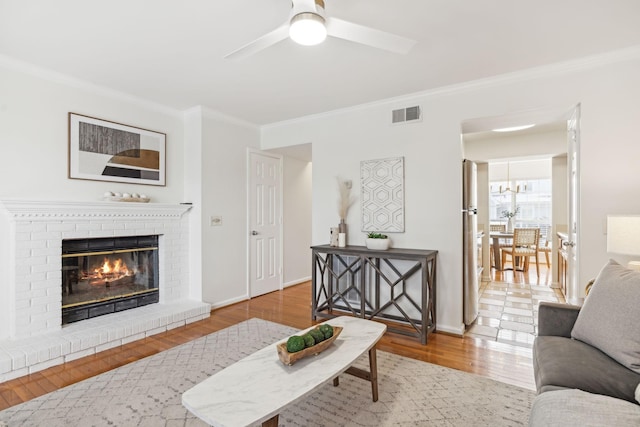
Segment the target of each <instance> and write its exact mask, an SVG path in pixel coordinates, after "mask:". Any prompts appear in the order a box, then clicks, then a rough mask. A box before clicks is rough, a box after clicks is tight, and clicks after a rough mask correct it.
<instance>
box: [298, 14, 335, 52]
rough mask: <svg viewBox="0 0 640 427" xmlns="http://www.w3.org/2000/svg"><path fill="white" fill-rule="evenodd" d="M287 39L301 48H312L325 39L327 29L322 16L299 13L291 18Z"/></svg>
mask: <svg viewBox="0 0 640 427" xmlns="http://www.w3.org/2000/svg"><path fill="white" fill-rule="evenodd" d="M289 37H291V40H293V41H294V42H296V43H298V44H301V45H303V46H314V45H317V44H320V43H322V42H323V41H324V40H325V39H326V38H327V28H326V27H325V26H324V19H323V18H322V16H320V15H317V14H315V13H310V12H305V13H299V14H297V15H296V16H294V17H293V18H291V24H290V26H289Z"/></svg>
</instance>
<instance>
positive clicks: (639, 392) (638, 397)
mask: <svg viewBox="0 0 640 427" xmlns="http://www.w3.org/2000/svg"><path fill="white" fill-rule="evenodd" d="M636 400H637V401H638V403H640V383H638V387H636Z"/></svg>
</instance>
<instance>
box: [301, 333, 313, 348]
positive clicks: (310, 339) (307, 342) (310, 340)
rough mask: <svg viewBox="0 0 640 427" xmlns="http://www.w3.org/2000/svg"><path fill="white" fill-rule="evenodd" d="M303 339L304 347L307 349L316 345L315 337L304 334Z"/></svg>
mask: <svg viewBox="0 0 640 427" xmlns="http://www.w3.org/2000/svg"><path fill="white" fill-rule="evenodd" d="M302 339H304V346H305V347H312V346H314V345H315V344H316V340H315V338H313V336H312V335H311V334H304V335H303V336H302Z"/></svg>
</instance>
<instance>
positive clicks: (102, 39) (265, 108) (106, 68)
mask: <svg viewBox="0 0 640 427" xmlns="http://www.w3.org/2000/svg"><path fill="white" fill-rule="evenodd" d="M325 4H326V13H327V14H328V15H330V16H335V17H338V18H341V19H345V20H349V21H353V22H356V23H359V24H363V25H367V26H371V27H374V28H377V29H380V30H384V31H388V32H392V33H396V34H398V35H401V36H404V37H408V38H411V39H414V40H416V41H417V45H416V46H415V47H414V48H413V49H412V50H411V52H409V54H407V55H397V54H393V53H389V52H386V51H382V50H377V49H374V48H370V47H366V46H362V45H358V44H355V43H352V42H348V41H344V40H340V39H335V38H329V39H327V41H326V42H325V43H324V44H322V45H319V46H315V47H302V46H298V45H296V44H295V43H293V42H291V41H290V40H288V39H287V40H285V41H283V42H280V43H278V44H276V45H274V46H272V47H270V48H267V49H266V50H264V51H261V52H260V53H258V54H255V55H253V56H250V57H248V58H245V59H241V60H225V59H223V56H224V55H226V54H227V53H229V52H231V51H233V50H235V49H236V48H238V47H240V46H242V45H244V44H245V43H247V42H250V41H252V40H253V39H255V38H257V37H259V36H261V35H262V34H264V33H266V32H268V31H270V30H272V29H274V28H276V27H277V26H279V25H281V24H282V23H283V22H284V21H286V19H287V17H288V13H289V9H290V2H289V1H288V0H184V1H175V0H146V1H144V0H109V1H101V2H91V1H87V0H55V1H51V0H0V55H4V56H6V57H9V58H10V59H17V60H19V61H24V62H27V63H29V64H34V65H37V66H39V67H44V68H46V69H50V70H54V71H57V72H60V73H64V74H67V75H70V76H73V77H75V78H78V79H81V80H85V81H88V82H91V83H94V84H97V85H101V86H105V87H108V88H111V89H114V90H117V91H122V92H125V93H128V94H130V95H133V96H136V97H140V98H143V99H146V100H150V101H153V102H156V103H159V104H162V105H166V106H169V107H172V108H175V109H178V110H186V109H188V108H191V107H193V106H196V105H202V106H206V107H208V108H211V109H213V110H217V111H219V112H221V113H224V114H227V115H230V116H233V117H236V118H239V119H243V120H246V121H248V122H251V123H255V124H258V125H263V124H268V123H274V122H278V121H282V120H288V119H293V118H296V117H301V116H306V115H310V114H315V113H321V112H325V111H330V110H335V109H339V108H345V107H349V106H354V105H358V104H363V103H367V102H371V101H376V100H380V99H385V98H390V97H397V96H401V95H404V94H409V93H414V92H420V91H424V90H429V89H433V88H437V87H442V86H447V85H452V84H456V83H460V82H464V81H470V80H475V79H480V78H486V77H490V76H495V75H499V74H503V73H508V72H513V71H518V70H523V69H526V68H530V67H536V66H542V65H546V64H551V63H556V62H561V61H566V60H571V59H576V58H581V57H585V56H589V55H595V54H600V53H604V52H608V51H612V50H618V49H622V48H626V47H631V46H640V25H638V19H639V17H640V1H638V0H562V1H558V0H536V1H532V0H529V1H525V0H393V1H391V0H325ZM0 59H2V58H0ZM4 59H5V60H6V59H7V58H4Z"/></svg>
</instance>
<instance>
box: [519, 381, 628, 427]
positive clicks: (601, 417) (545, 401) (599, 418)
mask: <svg viewBox="0 0 640 427" xmlns="http://www.w3.org/2000/svg"><path fill="white" fill-rule="evenodd" d="M529 425H530V426H544V427H549V426H558V427H572V426H576V427H577V426H580V427H584V426H598V427H600V426H638V425H640V405H634V404H633V403H629V402H625V401H623V400H620V399H614V398H612V397H608V396H600V395H597V394H591V393H586V392H584V391H580V390H560V391H552V392H549V393H543V394H541V395H539V396H537V397H536V398H535V399H534V401H533V406H532V407H531V415H530V416H529Z"/></svg>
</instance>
